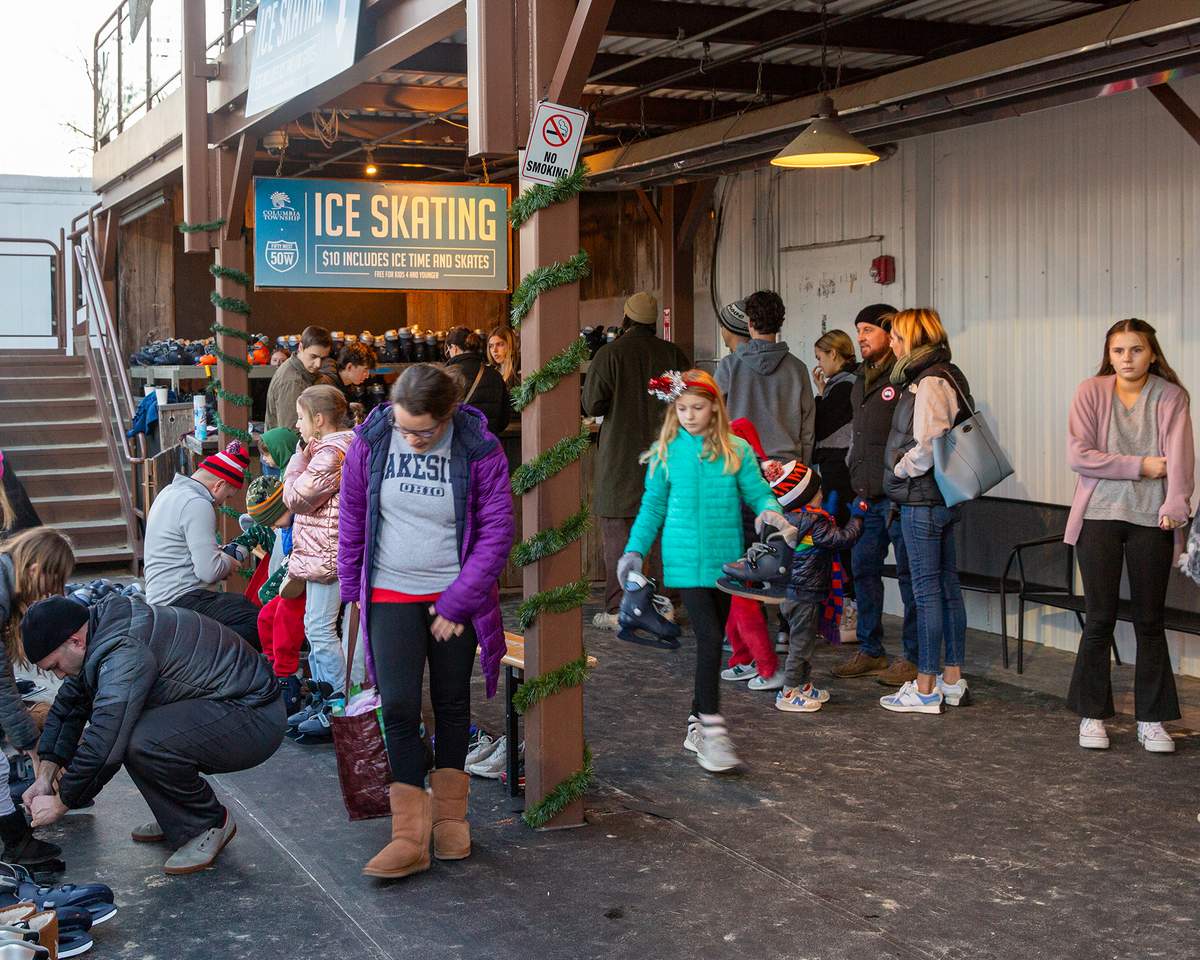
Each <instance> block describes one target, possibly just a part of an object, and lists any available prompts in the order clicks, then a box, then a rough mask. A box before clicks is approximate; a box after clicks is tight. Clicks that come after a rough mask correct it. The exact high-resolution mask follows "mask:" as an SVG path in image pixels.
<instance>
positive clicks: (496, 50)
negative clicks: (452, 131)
mask: <svg viewBox="0 0 1200 960" xmlns="http://www.w3.org/2000/svg"><path fill="white" fill-rule="evenodd" d="M515 43H516V19H515V5H514V4H509V3H494V2H491V0H467V115H468V116H469V117H470V123H469V124H468V125H467V155H468V156H472V157H477V156H481V155H482V156H488V157H493V156H503V155H505V154H513V153H516V152H517V150H518V149H519V148H520V147H521V146H522V144H521V143H518V142H517V100H518V97H517V86H516V63H515V58H514V56H513V47H514V45H515Z"/></svg>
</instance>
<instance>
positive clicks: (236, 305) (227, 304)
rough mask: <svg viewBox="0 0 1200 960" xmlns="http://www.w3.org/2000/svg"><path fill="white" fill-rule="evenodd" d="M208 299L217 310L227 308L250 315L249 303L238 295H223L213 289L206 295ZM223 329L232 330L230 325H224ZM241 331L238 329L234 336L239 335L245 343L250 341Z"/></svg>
mask: <svg viewBox="0 0 1200 960" xmlns="http://www.w3.org/2000/svg"><path fill="white" fill-rule="evenodd" d="M208 299H209V300H210V301H211V302H212V305H213V306H214V307H216V308H217V309H218V310H227V311H228V312H230V313H240V314H242V315H243V316H247V317H248V316H250V304H248V303H247V302H246V301H245V300H242V299H241V298H240V297H223V296H221V295H220V294H219V293H217V291H216V290H214V291H213V292H212V293H210V294H209V295H208ZM225 330H226V331H228V332H232V328H231V327H226V328H225ZM242 333H243V331H241V330H239V331H237V333H235V334H234V336H238V337H241V338H242V339H243V340H245V341H246V342H247V343H250V342H251V341H250V340H249V339H247V338H246V337H242Z"/></svg>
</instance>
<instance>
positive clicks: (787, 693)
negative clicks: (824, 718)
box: [775, 684, 821, 713]
mask: <svg viewBox="0 0 1200 960" xmlns="http://www.w3.org/2000/svg"><path fill="white" fill-rule="evenodd" d="M809 686H810V687H811V684H809ZM775 709H776V710H782V711H784V713H816V712H817V711H818V710H820V709H821V701H820V700H818V699H817V698H816V697H806V696H805V695H804V689H803V688H801V687H785V688H784V689H782V690H780V691H779V692H778V693H777V694H775Z"/></svg>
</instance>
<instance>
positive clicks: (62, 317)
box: [0, 230, 67, 346]
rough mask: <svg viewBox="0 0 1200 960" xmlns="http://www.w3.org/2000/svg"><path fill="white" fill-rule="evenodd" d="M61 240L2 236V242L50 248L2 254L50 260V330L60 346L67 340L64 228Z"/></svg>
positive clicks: (60, 236) (0, 240)
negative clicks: (35, 251) (39, 251)
mask: <svg viewBox="0 0 1200 960" xmlns="http://www.w3.org/2000/svg"><path fill="white" fill-rule="evenodd" d="M58 236H59V242H58V243H55V242H54V241H53V240H47V239H46V238H45V237H0V244H4V243H12V244H16V245H18V246H25V245H27V244H44V245H45V246H47V247H49V248H50V251H51V252H50V253H16V254H0V255H2V256H18V257H19V256H27V257H46V258H47V259H48V260H49V261H50V293H51V295H52V303H51V308H50V314H51V315H50V331H51V333H52V334H53V335H54V336H55V337H56V338H57V339H58V344H59V346H63V344H64V343H65V342H66V341H65V339H64V338H65V330H66V325H67V324H66V306H67V305H66V296H65V294H64V288H65V286H66V283H65V281H64V277H65V276H66V274H64V272H63V250H64V249H65V246H64V234H63V231H62V230H59V232H58Z"/></svg>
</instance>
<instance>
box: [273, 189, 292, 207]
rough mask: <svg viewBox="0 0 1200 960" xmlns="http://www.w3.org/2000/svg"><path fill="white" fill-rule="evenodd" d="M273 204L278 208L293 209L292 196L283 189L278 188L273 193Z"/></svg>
mask: <svg viewBox="0 0 1200 960" xmlns="http://www.w3.org/2000/svg"><path fill="white" fill-rule="evenodd" d="M271 206H272V207H274V208H275V209H276V210H290V209H292V198H291V197H289V196H288V195H287V194H286V193H284V192H283V191H282V190H276V191H275V192H274V193H273V194H271Z"/></svg>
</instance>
